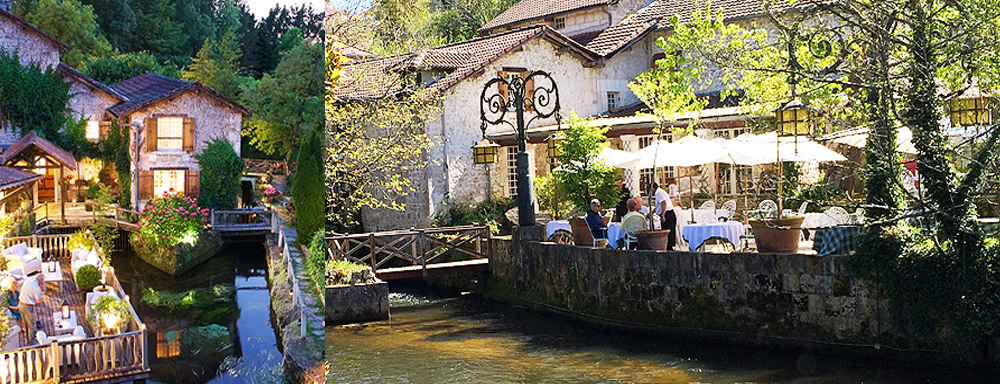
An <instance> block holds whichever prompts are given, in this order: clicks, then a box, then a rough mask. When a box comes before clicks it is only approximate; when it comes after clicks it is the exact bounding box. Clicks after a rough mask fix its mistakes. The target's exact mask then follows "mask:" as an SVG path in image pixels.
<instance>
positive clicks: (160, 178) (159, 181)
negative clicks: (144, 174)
mask: <svg viewBox="0 0 1000 384" xmlns="http://www.w3.org/2000/svg"><path fill="white" fill-rule="evenodd" d="M171 189H173V190H174V191H179V192H181V193H183V192H184V170H183V169H180V170H175V169H171V170H158V171H153V194H154V195H156V196H163V194H164V193H165V192H167V191H170V190H171Z"/></svg>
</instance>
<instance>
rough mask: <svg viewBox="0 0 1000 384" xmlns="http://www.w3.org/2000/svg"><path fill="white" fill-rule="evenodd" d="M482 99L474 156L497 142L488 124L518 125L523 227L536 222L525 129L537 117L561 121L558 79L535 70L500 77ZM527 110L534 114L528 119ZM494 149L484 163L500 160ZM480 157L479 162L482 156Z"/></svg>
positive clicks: (489, 83) (519, 212) (485, 89)
mask: <svg viewBox="0 0 1000 384" xmlns="http://www.w3.org/2000/svg"><path fill="white" fill-rule="evenodd" d="M479 101H480V105H479V114H480V119H481V121H482V125H481V129H482V131H483V141H481V142H479V143H477V144H476V145H475V146H473V147H472V150H473V155H474V156H475V155H476V154H477V153H483V154H485V153H487V151H489V150H490V145H494V146H495V145H496V144H493V143H491V142H489V140H486V127H487V126H490V125H500V124H507V125H509V126H510V127H511V128H514V130H515V131H516V132H517V158H516V164H515V166H516V168H515V169H516V180H517V222H518V223H517V224H518V225H519V226H522V227H527V226H532V225H535V208H534V192H533V191H532V188H531V179H530V178H529V177H528V152H527V144H528V136H527V133H526V132H525V129H526V128H527V126H528V125H529V124H531V122H533V121H535V119H545V118H549V117H555V119H556V121H557V122H558V121H560V120H561V117H560V116H559V89H558V88H557V87H556V82H555V80H553V79H552V76H551V75H549V73H548V72H545V71H534V72H531V73H528V74H527V75H524V76H515V75H508V76H506V77H505V76H497V77H495V78H493V79H490V80H489V81H487V82H486V85H485V86H484V87H483V92H482V95H481V96H480V98H479ZM507 112H514V123H511V122H510V120H508V119H507ZM526 112H530V113H532V114H533V116H531V118H530V119H528V120H527V121H525V113H526ZM492 151H493V156H492V157H489V156H483V157H482V160H483V163H486V161H487V160H492V161H495V160H496V147H492ZM476 160H477V163H478V161H479V158H476ZM492 161H491V162H492Z"/></svg>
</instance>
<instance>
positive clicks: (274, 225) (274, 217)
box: [271, 210, 279, 233]
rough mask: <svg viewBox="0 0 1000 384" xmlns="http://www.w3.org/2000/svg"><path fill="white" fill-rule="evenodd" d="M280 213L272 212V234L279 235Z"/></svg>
mask: <svg viewBox="0 0 1000 384" xmlns="http://www.w3.org/2000/svg"><path fill="white" fill-rule="evenodd" d="M278 222H279V220H278V211H275V210H271V233H278Z"/></svg>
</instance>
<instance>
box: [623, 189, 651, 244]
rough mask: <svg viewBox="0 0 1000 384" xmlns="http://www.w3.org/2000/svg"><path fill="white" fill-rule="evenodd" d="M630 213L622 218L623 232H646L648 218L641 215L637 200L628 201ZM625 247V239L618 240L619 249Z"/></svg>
mask: <svg viewBox="0 0 1000 384" xmlns="http://www.w3.org/2000/svg"><path fill="white" fill-rule="evenodd" d="M626 205H627V206H628V213H627V214H625V217H623V218H622V232H623V233H631V234H633V235H634V234H635V232H636V231H645V230H646V229H647V228H648V225H647V224H646V216H645V215H643V214H641V213H639V202H638V201H636V199H628V202H627V203H626ZM624 247H625V238H624V237H623V238H621V239H618V248H619V249H621V248H624Z"/></svg>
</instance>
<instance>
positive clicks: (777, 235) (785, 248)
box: [748, 211, 805, 253]
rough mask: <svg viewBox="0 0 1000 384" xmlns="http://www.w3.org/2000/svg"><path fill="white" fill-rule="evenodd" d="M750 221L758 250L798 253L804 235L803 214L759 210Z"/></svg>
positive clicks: (752, 215)
mask: <svg viewBox="0 0 1000 384" xmlns="http://www.w3.org/2000/svg"><path fill="white" fill-rule="evenodd" d="M748 215H750V216H751V218H750V220H749V222H750V227H751V228H753V237H754V241H756V242H757V251H758V252H770V253H796V252H797V251H798V250H799V237H800V236H802V229H801V226H802V220H803V219H805V218H804V217H802V216H792V215H789V216H782V215H781V214H780V213H779V212H777V211H758V212H756V213H755V214H749V213H748Z"/></svg>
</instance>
